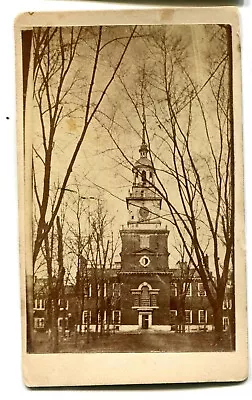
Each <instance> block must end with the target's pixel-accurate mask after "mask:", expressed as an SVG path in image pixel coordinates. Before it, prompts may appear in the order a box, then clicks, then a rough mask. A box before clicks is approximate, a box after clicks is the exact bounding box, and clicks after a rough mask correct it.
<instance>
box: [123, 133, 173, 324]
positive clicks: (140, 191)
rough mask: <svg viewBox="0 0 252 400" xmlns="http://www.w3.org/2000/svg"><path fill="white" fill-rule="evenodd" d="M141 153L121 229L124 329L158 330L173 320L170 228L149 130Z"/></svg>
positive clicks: (133, 171)
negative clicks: (163, 212) (165, 218)
mask: <svg viewBox="0 0 252 400" xmlns="http://www.w3.org/2000/svg"><path fill="white" fill-rule="evenodd" d="M139 153H140V158H139V159H138V160H137V161H136V163H135V165H134V167H133V169H132V173H133V183H132V188H131V190H130V192H129V196H128V197H127V198H126V204H127V209H128V221H127V226H126V227H123V228H122V229H121V231H120V235H121V240H122V251H121V272H120V280H121V328H122V329H125V330H127V329H151V328H152V329H154V328H155V327H156V328H157V329H158V328H162V327H164V326H166V325H168V323H169V281H170V277H171V272H170V270H169V265H168V257H169V252H168V235H169V231H168V230H167V227H163V225H162V220H161V218H160V211H161V205H162V198H161V197H160V195H159V193H158V190H157V188H156V186H155V175H156V173H155V168H154V166H153V163H152V161H151V159H150V158H149V157H148V153H149V150H148V146H147V144H146V140H145V129H144V130H143V137H142V143H141V146H140V149H139Z"/></svg>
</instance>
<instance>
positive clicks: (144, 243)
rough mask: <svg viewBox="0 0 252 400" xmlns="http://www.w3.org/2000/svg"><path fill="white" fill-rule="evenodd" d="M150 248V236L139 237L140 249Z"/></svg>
mask: <svg viewBox="0 0 252 400" xmlns="http://www.w3.org/2000/svg"><path fill="white" fill-rule="evenodd" d="M149 247H150V236H149V235H140V248H141V249H144V248H145V249H146V248H149Z"/></svg>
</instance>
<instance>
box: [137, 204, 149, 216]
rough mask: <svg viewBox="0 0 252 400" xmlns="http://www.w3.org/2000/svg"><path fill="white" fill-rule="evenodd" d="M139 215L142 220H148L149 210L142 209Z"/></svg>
mask: <svg viewBox="0 0 252 400" xmlns="http://www.w3.org/2000/svg"><path fill="white" fill-rule="evenodd" d="M139 215H140V217H141V218H142V219H146V218H148V216H149V210H148V208H146V207H141V208H140V210H139Z"/></svg>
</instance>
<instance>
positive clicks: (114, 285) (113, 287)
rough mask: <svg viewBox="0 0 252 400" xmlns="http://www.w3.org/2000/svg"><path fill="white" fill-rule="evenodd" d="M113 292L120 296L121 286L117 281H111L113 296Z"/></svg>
mask: <svg viewBox="0 0 252 400" xmlns="http://www.w3.org/2000/svg"><path fill="white" fill-rule="evenodd" d="M117 285H118V286H117ZM116 287H118V288H119V290H116ZM115 292H117V293H118V295H119V296H121V286H120V283H118V282H113V283H112V295H113V296H115Z"/></svg>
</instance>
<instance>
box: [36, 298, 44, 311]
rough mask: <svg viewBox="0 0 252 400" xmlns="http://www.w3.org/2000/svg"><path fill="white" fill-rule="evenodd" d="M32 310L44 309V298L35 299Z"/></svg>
mask: <svg viewBox="0 0 252 400" xmlns="http://www.w3.org/2000/svg"><path fill="white" fill-rule="evenodd" d="M34 310H45V299H35V300H34Z"/></svg>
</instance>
